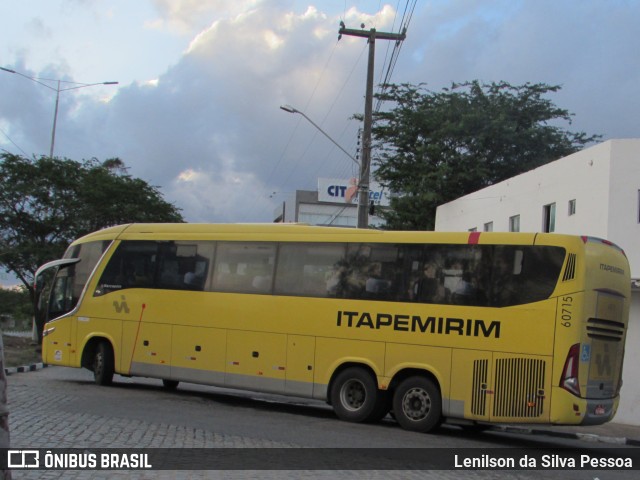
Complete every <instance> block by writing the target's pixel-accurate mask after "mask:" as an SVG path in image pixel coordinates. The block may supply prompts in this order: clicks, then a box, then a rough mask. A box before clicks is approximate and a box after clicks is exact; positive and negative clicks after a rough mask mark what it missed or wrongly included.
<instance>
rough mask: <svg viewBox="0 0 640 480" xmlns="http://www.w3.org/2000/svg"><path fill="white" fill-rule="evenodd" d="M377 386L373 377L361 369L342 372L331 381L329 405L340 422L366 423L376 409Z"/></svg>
mask: <svg viewBox="0 0 640 480" xmlns="http://www.w3.org/2000/svg"><path fill="white" fill-rule="evenodd" d="M377 400H378V386H377V385H376V381H375V379H374V378H373V376H372V375H371V374H370V373H369V372H367V371H365V370H363V369H362V368H357V367H351V368H347V369H346V370H343V371H342V372H340V373H339V374H338V376H337V377H336V378H335V380H334V381H333V384H332V387H331V404H332V405H333V411H334V412H336V415H337V416H338V418H340V419H341V420H346V421H348V422H366V421H370V420H371V419H372V416H373V415H375V414H376V413H377V412H376V408H377V407H378V401H377Z"/></svg>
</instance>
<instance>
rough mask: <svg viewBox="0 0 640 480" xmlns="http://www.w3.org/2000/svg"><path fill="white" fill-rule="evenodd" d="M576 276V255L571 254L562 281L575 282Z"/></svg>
mask: <svg viewBox="0 0 640 480" xmlns="http://www.w3.org/2000/svg"><path fill="white" fill-rule="evenodd" d="M575 276H576V254H575V253H570V254H569V256H568V257H567V267H566V268H565V269H564V275H563V276H562V281H563V282H566V281H568V280H573V279H574V278H575Z"/></svg>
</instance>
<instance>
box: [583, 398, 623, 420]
mask: <svg viewBox="0 0 640 480" xmlns="http://www.w3.org/2000/svg"><path fill="white" fill-rule="evenodd" d="M617 409H618V398H607V399H595V400H594V399H587V400H586V411H585V414H584V416H583V417H582V422H580V425H601V424H603V423H607V422H609V421H610V420H612V419H613V417H614V416H615V414H616V411H617Z"/></svg>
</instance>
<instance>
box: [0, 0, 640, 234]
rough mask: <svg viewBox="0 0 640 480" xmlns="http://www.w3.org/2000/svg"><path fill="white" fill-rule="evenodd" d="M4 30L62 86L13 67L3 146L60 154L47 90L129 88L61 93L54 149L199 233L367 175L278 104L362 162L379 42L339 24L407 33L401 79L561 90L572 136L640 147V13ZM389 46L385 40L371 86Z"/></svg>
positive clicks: (114, 5) (346, 8)
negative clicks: (152, 191)
mask: <svg viewBox="0 0 640 480" xmlns="http://www.w3.org/2000/svg"><path fill="white" fill-rule="evenodd" d="M414 4H415V9H414ZM409 14H412V15H409ZM0 18H2V19H3V22H2V29H0V66H2V67H4V68H9V69H12V70H15V71H17V72H20V73H22V74H23V75H26V76H29V77H34V78H39V79H41V80H40V81H41V82H42V83H45V84H48V85H50V86H51V89H49V88H46V87H45V86H43V85H39V84H38V83H36V82H33V81H31V80H28V79H26V78H24V77H21V76H19V75H14V74H11V73H7V72H4V71H0V149H3V150H6V151H9V152H11V153H16V154H21V155H25V156H28V157H31V156H32V155H36V156H38V155H46V154H48V152H49V146H50V141H51V128H52V123H53V111H54V103H55V97H56V94H55V90H54V89H55V87H56V86H57V83H56V82H50V81H48V80H44V79H53V80H63V81H64V82H63V83H61V88H67V87H69V86H73V84H71V83H65V82H80V83H85V84H90V83H97V82H105V81H117V82H119V84H118V85H115V86H92V87H87V88H82V89H78V90H72V91H64V92H61V94H60V106H59V114H58V126H57V133H56V139H55V152H54V155H56V156H60V157H67V158H71V159H74V160H82V159H89V158H92V157H95V158H98V159H100V160H105V159H107V158H112V157H119V158H121V159H122V160H123V161H124V162H125V163H126V165H127V166H128V167H129V173H130V174H131V175H134V176H136V177H140V178H143V179H144V180H146V181H148V182H149V183H151V184H153V185H157V186H159V187H160V189H161V191H162V192H163V194H164V195H165V198H166V199H167V200H169V201H171V202H173V203H175V204H176V205H177V206H178V207H180V208H181V209H182V210H183V215H184V217H185V218H186V220H188V221H191V222H254V221H271V220H272V218H273V212H274V210H275V209H276V207H277V206H278V205H279V204H280V203H281V202H282V201H283V200H284V199H285V198H286V197H287V196H288V195H290V194H291V193H292V192H293V191H295V190H296V189H314V188H316V185H317V178H318V177H335V178H348V177H350V176H352V175H353V174H354V173H355V171H354V163H353V162H352V161H351V160H350V159H349V158H348V157H347V156H346V155H345V154H344V153H343V152H341V151H340V150H339V149H337V148H335V147H334V146H333V144H332V143H331V142H329V141H328V140H327V139H326V138H325V137H323V136H322V135H321V134H319V133H318V131H317V130H316V129H315V128H314V127H313V126H312V125H311V124H310V123H308V122H306V121H305V120H304V118H302V117H301V116H300V115H294V114H289V113H286V112H284V111H282V110H280V109H279V106H280V105H283V104H290V105H293V106H294V107H296V108H297V109H299V110H301V111H304V112H305V113H306V114H307V115H308V116H309V117H310V118H311V119H313V120H314V121H315V122H316V123H318V124H320V125H321V126H322V128H323V129H324V130H326V131H327V132H328V133H329V134H330V135H331V136H332V137H333V138H334V139H335V140H336V141H337V142H338V143H340V145H342V146H343V147H344V148H345V149H347V150H348V151H350V152H353V154H355V149H356V137H357V131H358V127H359V124H358V122H356V121H355V120H352V119H351V116H352V115H353V114H354V113H359V112H362V110H363V108H364V89H365V77H366V64H367V54H366V52H367V45H366V40H364V39H362V38H356V37H344V38H342V39H341V40H340V41H338V28H339V22H340V21H341V20H342V21H344V22H345V24H346V26H347V27H348V28H360V25H361V24H364V25H365V27H364V28H365V29H370V28H376V29H378V30H379V31H386V32H398V31H399V30H400V29H401V27H402V26H403V25H407V26H408V30H407V37H406V40H405V41H404V43H403V45H402V49H401V51H400V55H399V57H398V60H397V63H396V65H395V68H394V70H393V75H392V81H394V82H396V83H401V82H409V83H414V84H417V83H420V82H425V83H427V85H428V87H429V88H431V89H433V90H439V89H440V88H442V87H444V86H448V85H450V83H451V82H452V81H456V82H461V81H465V80H473V79H479V80H481V81H485V82H491V81H500V80H505V81H507V82H510V83H512V84H522V83H525V82H545V83H549V84H560V85H562V90H561V92H560V93H558V94H555V95H554V96H552V97H551V99H552V100H553V101H554V102H555V103H556V104H558V105H559V106H560V107H563V108H567V109H568V110H569V111H571V112H573V113H574V114H575V118H574V122H573V124H572V125H571V126H569V128H571V129H572V130H575V131H585V132H587V133H589V134H593V133H597V134H602V135H603V137H604V139H605V140H606V139H609V138H625V137H640V68H639V67H640V55H639V54H638V52H640V33H638V25H640V1H634V0H626V1H625V0H476V1H474V0H417V2H414V0H410V1H407V0H402V1H400V0H393V1H389V2H384V1H380V0H369V1H366V0H362V1H353V0H342V1H340V0H330V1H326V0H325V1H318V0H305V1H298V0H281V1H279V0H135V1H132V0H21V1H18V0H0ZM403 18H404V21H403V20H402V19H403ZM403 22H404V23H403ZM392 46H393V45H392V44H391V42H388V41H382V40H380V41H378V42H377V43H376V53H377V55H376V82H379V81H380V80H381V78H382V77H383V74H384V70H383V69H386V68H387V66H388V56H389V54H390V52H391V47H392ZM383 108H384V107H383Z"/></svg>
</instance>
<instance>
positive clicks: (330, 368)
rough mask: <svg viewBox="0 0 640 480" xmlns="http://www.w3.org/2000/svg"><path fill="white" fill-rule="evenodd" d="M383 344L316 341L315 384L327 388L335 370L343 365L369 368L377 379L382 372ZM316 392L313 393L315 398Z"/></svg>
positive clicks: (353, 341) (322, 339) (320, 339)
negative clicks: (360, 365) (359, 365)
mask: <svg viewBox="0 0 640 480" xmlns="http://www.w3.org/2000/svg"><path fill="white" fill-rule="evenodd" d="M384 356H385V344H384V343H383V342H367V341H362V340H346V339H341V338H322V337H321V338H317V339H316V373H317V377H316V378H315V383H316V384H319V385H324V386H327V385H328V384H329V381H330V380H331V376H332V375H333V373H334V372H335V371H336V369H337V368H338V367H339V366H340V365H343V364H345V363H359V364H362V365H367V366H369V367H370V368H371V369H372V370H373V372H374V373H375V374H376V376H377V377H378V378H379V377H381V376H382V375H383V372H384ZM317 393H318V392H314V396H317Z"/></svg>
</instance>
